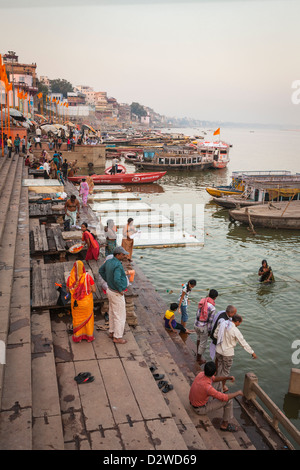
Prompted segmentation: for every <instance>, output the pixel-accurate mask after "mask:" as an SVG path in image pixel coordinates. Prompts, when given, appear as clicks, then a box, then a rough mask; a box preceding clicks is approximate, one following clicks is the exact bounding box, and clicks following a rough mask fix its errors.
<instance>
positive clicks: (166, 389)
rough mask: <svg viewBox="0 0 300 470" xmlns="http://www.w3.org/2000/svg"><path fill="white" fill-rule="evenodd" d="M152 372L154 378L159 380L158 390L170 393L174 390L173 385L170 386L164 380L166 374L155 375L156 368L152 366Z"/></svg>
mask: <svg viewBox="0 0 300 470" xmlns="http://www.w3.org/2000/svg"><path fill="white" fill-rule="evenodd" d="M150 371H151V372H152V375H153V378H154V379H155V380H157V382H158V383H157V385H158V388H159V389H162V392H164V393H168V392H169V391H170V390H173V388H174V387H173V385H171V384H169V383H168V382H167V381H166V380H163V378H164V377H165V376H164V374H154V372H155V371H156V366H151V367H150Z"/></svg>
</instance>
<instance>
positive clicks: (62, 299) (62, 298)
mask: <svg viewBox="0 0 300 470" xmlns="http://www.w3.org/2000/svg"><path fill="white" fill-rule="evenodd" d="M55 285H56V286H57V290H58V292H59V297H58V299H57V303H56V305H61V306H64V305H67V303H68V302H69V300H70V297H71V294H70V293H69V292H67V287H66V284H56V283H55Z"/></svg>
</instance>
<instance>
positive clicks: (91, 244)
mask: <svg viewBox="0 0 300 470" xmlns="http://www.w3.org/2000/svg"><path fill="white" fill-rule="evenodd" d="M81 230H82V241H83V242H85V243H86V244H87V246H88V250H87V253H86V257H85V260H86V261H88V260H90V259H95V260H97V259H98V257H99V249H100V247H99V243H98V242H97V240H96V239H95V237H94V236H93V234H92V233H91V232H90V231H89V230H88V224H87V223H86V222H83V224H81Z"/></svg>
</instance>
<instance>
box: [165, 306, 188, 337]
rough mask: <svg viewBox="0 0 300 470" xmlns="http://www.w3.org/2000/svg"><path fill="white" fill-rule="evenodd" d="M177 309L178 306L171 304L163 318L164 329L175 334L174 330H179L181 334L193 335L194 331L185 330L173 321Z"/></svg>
mask: <svg viewBox="0 0 300 470" xmlns="http://www.w3.org/2000/svg"><path fill="white" fill-rule="evenodd" d="M177 309H178V304H176V303H172V304H171V305H170V310H167V311H166V313H165V316H164V320H165V328H167V329H170V330H172V331H174V332H175V330H174V328H175V329H176V330H180V331H181V332H182V333H187V334H190V333H193V332H194V330H187V329H186V328H185V327H184V326H182V325H181V324H180V323H177V321H176V320H175V311H176V310H177Z"/></svg>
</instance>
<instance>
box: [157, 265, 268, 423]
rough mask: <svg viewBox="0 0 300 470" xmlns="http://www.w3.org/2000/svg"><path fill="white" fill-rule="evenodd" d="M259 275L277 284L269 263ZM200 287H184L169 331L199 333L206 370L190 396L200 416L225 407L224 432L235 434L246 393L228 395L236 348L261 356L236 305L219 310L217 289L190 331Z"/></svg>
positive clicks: (203, 304) (199, 351)
mask: <svg viewBox="0 0 300 470" xmlns="http://www.w3.org/2000/svg"><path fill="white" fill-rule="evenodd" d="M258 276H259V281H260V282H263V283H271V282H274V280H275V279H274V274H273V271H272V268H271V267H270V266H269V265H268V263H267V261H266V260H263V261H262V265H261V267H260V268H259V271H258ZM196 284H197V283H196V281H195V280H194V279H191V280H189V281H188V282H186V283H185V284H183V285H182V289H181V294H180V296H179V298H178V300H177V303H171V304H170V308H169V309H168V310H167V311H166V312H165V315H164V322H165V328H167V329H170V330H172V331H175V330H176V329H177V330H179V331H180V332H182V333H186V334H190V333H192V332H195V333H196V335H197V362H198V363H199V364H200V365H201V366H203V367H204V368H203V370H202V371H201V372H200V373H199V374H198V375H197V376H196V378H195V379H194V381H193V383H192V386H191V389H190V393H189V401H190V405H191V407H192V409H193V410H194V411H195V413H197V414H199V415H205V414H207V413H209V412H210V411H213V410H217V409H220V408H223V419H222V422H221V425H220V429H221V430H223V431H230V432H234V431H236V430H237V428H236V426H234V425H233V424H232V423H231V422H230V421H231V420H232V418H233V405H232V399H233V398H234V397H237V396H242V395H243V393H242V391H241V390H238V391H237V392H234V393H228V391H229V390H228V387H227V385H226V382H227V381H228V380H229V381H231V382H234V380H235V379H234V377H233V376H232V375H230V371H231V368H232V364H233V359H234V350H235V347H236V345H237V344H240V346H242V347H243V348H244V349H245V351H246V352H247V353H249V354H250V355H251V356H252V358H253V359H256V358H257V356H256V354H255V352H254V350H253V349H252V347H251V346H250V345H249V344H248V343H247V341H246V340H245V338H244V336H243V335H242V333H241V331H240V330H239V326H240V325H241V323H242V321H243V318H242V316H241V315H239V314H238V313H237V308H236V307H235V306H234V305H227V307H226V309H225V310H221V311H217V310H216V299H217V297H218V295H219V294H218V291H217V290H216V289H211V290H210V291H209V294H208V295H207V296H206V297H204V298H201V299H200V301H199V302H198V308H197V313H196V317H195V320H194V329H193V330H189V329H187V328H186V323H187V321H188V311H187V310H188V305H189V303H190V301H189V294H190V292H191V291H192V289H193V288H194V287H195V286H196ZM177 310H178V311H179V313H180V314H181V321H180V322H177V321H176V319H175V314H176V311H177ZM209 340H210V347H209V354H210V360H209V361H206V360H205V359H204V354H205V351H206V348H207V345H208V341H209Z"/></svg>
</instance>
